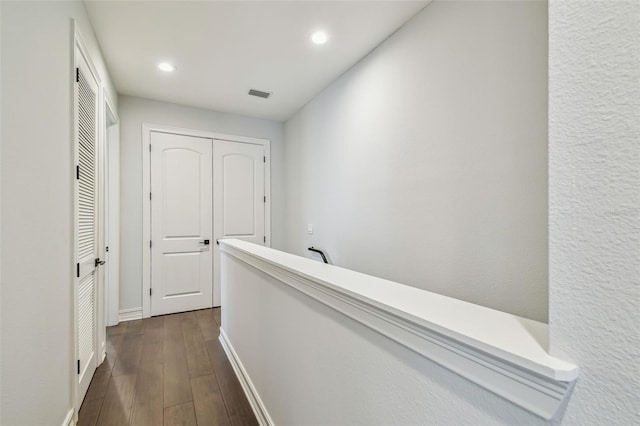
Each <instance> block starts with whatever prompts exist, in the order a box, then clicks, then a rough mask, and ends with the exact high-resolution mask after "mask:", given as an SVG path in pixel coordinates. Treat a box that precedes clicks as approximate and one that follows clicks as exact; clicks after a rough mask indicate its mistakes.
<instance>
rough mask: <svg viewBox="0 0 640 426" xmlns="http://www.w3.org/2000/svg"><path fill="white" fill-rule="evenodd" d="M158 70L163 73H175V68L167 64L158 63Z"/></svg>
mask: <svg viewBox="0 0 640 426" xmlns="http://www.w3.org/2000/svg"><path fill="white" fill-rule="evenodd" d="M158 68H160V69H161V70H162V71H164V72H171V71H175V69H176V67H175V66H173V65H172V64H170V63H169V62H160V63H159V64H158Z"/></svg>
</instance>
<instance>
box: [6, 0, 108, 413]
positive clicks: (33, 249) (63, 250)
mask: <svg viewBox="0 0 640 426" xmlns="http://www.w3.org/2000/svg"><path fill="white" fill-rule="evenodd" d="M0 8H1V9H2V14H1V15H2V21H1V31H2V36H1V39H2V46H1V55H2V76H1V78H2V83H1V84H2V104H1V110H2V112H1V113H2V116H1V121H2V129H1V130H2V159H1V161H2V163H1V171H2V176H1V179H0V182H1V192H2V213H1V216H2V224H1V228H2V259H1V261H2V275H1V281H2V282H1V294H2V305H1V309H0V311H1V318H2V329H1V330H0V331H1V336H0V341H1V342H2V368H1V373H0V374H1V376H0V377H1V382H2V389H0V395H1V403H0V406H1V407H2V418H1V419H0V423H1V424H3V425H18V424H20V425H44V424H47V425H49V424H53V425H59V424H61V423H62V421H63V420H64V418H65V416H66V415H67V413H68V412H69V410H70V409H71V407H72V399H71V377H72V374H73V373H75V362H74V359H75V357H74V355H73V332H72V329H73V309H72V306H73V305H72V295H73V292H72V283H73V276H72V274H73V269H74V260H73V254H72V253H73V249H72V244H73V243H72V228H73V225H72V223H73V222H72V219H73V216H72V211H73V169H74V168H73V160H72V158H73V157H72V154H73V142H72V141H73V138H72V130H71V114H72V113H71V105H72V103H71V102H72V95H71V93H72V75H73V71H72V40H73V36H72V35H73V29H72V24H71V19H72V18H74V19H76V20H77V22H78V24H79V26H80V29H81V31H82V33H83V35H84V38H85V41H86V42H87V45H88V48H89V50H90V54H91V55H92V57H93V58H94V61H95V62H96V66H97V69H98V71H99V72H100V73H101V75H102V77H103V78H107V74H106V67H105V66H104V63H103V62H102V59H101V57H100V50H99V47H98V44H97V42H96V40H95V38H94V36H93V30H92V28H91V25H90V23H89V20H88V18H87V15H86V12H85V9H84V5H83V3H81V2H8V1H3V2H1V3H0ZM108 87H109V88H110V91H111V96H112V99H113V100H114V102H116V101H117V94H116V93H114V92H113V89H112V88H113V86H112V85H111V83H110V82H108Z"/></svg>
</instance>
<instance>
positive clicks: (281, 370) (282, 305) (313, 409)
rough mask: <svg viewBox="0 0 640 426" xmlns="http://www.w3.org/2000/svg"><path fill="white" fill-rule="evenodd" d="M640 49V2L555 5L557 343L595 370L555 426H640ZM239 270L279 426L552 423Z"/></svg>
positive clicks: (552, 220) (262, 376) (240, 345)
mask: <svg viewBox="0 0 640 426" xmlns="http://www.w3.org/2000/svg"><path fill="white" fill-rule="evenodd" d="M638 40H640V3H638V2H565V1H552V2H551V4H550V7H549V116H550V121H549V123H550V125H549V201H550V202H549V246H550V247H549V275H550V277H549V278H550V281H549V287H550V289H549V298H550V315H549V316H550V330H551V342H550V344H551V353H552V354H553V355H554V356H556V357H559V358H562V359H565V360H567V361H571V362H573V363H575V364H577V365H578V366H579V367H580V370H581V371H580V376H579V378H578V380H577V383H576V386H575V389H574V391H573V394H572V396H571V399H570V400H569V403H568V404H567V405H566V406H565V407H563V408H562V409H561V411H560V413H559V414H558V415H557V417H556V418H555V419H554V420H553V421H551V422H549V423H548V424H554V425H560V424H562V425H576V426H577V425H580V426H591V425H593V426H599V425H619V426H631V425H637V424H638V421H639V419H640V413H639V411H638V407H640V375H638V371H639V369H640V364H639V362H640V361H639V360H640V330H638V324H640V310H639V309H638V306H640V191H639V188H640V121H639V120H638V117H640V85H639V84H638V82H639V81H640V51H639V50H638ZM230 268H233V271H234V272H233V273H234V274H236V275H235V279H234V281H233V284H234V285H231V286H225V292H227V291H228V294H227V296H225V297H229V298H235V303H233V304H230V306H233V307H234V309H225V310H224V311H223V326H224V328H225V329H227V328H229V330H230V331H231V334H230V338H231V341H232V343H233V345H234V347H235V348H236V350H237V351H238V354H239V356H240V358H241V360H242V362H243V363H244V364H245V367H246V368H247V370H248V372H249V375H250V376H251V379H252V381H253V383H254V384H255V385H256V387H257V389H258V392H259V393H260V395H261V396H262V397H263V399H264V402H265V404H266V405H267V409H268V410H269V412H270V413H271V415H272V417H273V419H274V421H275V422H276V424H287V423H305V422H303V421H300V422H291V421H288V420H290V419H292V418H295V419H306V420H308V421H307V422H306V423H308V424H313V423H314V422H317V423H325V424H329V423H332V422H334V423H338V422H339V423H350V424H358V423H362V424H375V423H382V424H385V423H386V424H398V423H400V424H409V423H417V424H430V425H491V424H505V425H535V424H545V422H543V421H541V420H540V419H538V418H536V417H533V416H532V415H530V414H528V413H526V412H524V411H523V410H519V409H517V408H516V407H514V406H513V405H510V404H508V403H507V402H505V401H503V400H501V399H500V398H497V397H495V396H493V395H492V394H490V393H489V392H486V391H484V390H482V389H480V388H478V387H477V386H473V385H471V384H470V383H468V382H466V381H464V380H463V379H461V378H459V377H458V376H456V375H454V374H452V373H449V372H448V371H446V370H444V369H442V368H440V367H438V366H436V365H433V364H431V363H429V362H425V361H424V359H421V358H420V357H419V356H417V355H415V354H413V353H412V352H410V351H406V350H404V349H402V348H396V347H393V344H390V343H389V341H388V340H387V339H385V338H383V337H381V336H380V335H378V334H376V333H374V332H372V331H370V330H368V329H366V328H365V327H363V326H361V325H360V324H357V323H353V322H351V321H350V320H348V319H346V318H345V317H344V316H341V315H339V314H337V313H336V312H334V311H332V310H331V309H329V308H327V307H325V306H323V305H320V304H319V303H316V302H314V301H313V300H311V299H309V298H307V297H306V296H304V295H301V294H300V293H297V292H296V291H295V290H292V289H290V288H289V287H287V286H284V285H282V284H281V283H278V282H277V281H276V280H274V279H272V278H270V277H268V276H266V275H265V274H263V273H261V272H259V271H256V270H255V269H252V268H249V267H246V265H242V264H240V263H239V262H237V261H235V260H233V259H230ZM291 318H295V319H296V321H291ZM311 331H312V332H311ZM267 336H268V337H267ZM294 372H295V373H294ZM285 399H286V401H287V402H286V404H283V403H282V401H284V400H285ZM318 407H322V410H320V409H318ZM327 407H331V409H327ZM394 415H395V416H394ZM349 416H352V417H349ZM354 417H355V418H354ZM345 418H348V419H349V420H351V421H348V422H345V421H344V419H345Z"/></svg>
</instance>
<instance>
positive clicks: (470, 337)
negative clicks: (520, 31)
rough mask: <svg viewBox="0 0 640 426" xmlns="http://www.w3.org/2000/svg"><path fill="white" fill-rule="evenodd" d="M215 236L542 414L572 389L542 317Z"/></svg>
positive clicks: (241, 255)
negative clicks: (551, 350) (553, 353)
mask: <svg viewBox="0 0 640 426" xmlns="http://www.w3.org/2000/svg"><path fill="white" fill-rule="evenodd" d="M218 243H219V244H220V248H221V251H222V252H223V254H224V255H229V256H232V257H234V258H236V259H238V260H240V261H242V262H244V263H246V264H248V265H250V266H251V267H253V268H256V269H258V270H260V271H262V272H264V273H266V274H267V275H269V276H271V277H273V278H275V279H277V280H279V281H281V282H283V283H285V284H286V285H289V286H290V287H292V288H294V289H296V290H298V291H300V292H302V293H304V294H306V295H307V296H309V297H311V298H313V299H315V300H317V301H318V302H320V303H323V304H324V305H326V306H329V307H331V308H333V309H335V310H336V311H338V312H340V313H342V314H343V315H346V316H347V317H350V318H352V319H353V320H355V321H358V322H359V323H361V324H363V325H365V326H367V327H369V328H371V329H373V330H375V331H376V332H378V333H380V334H382V335H384V336H386V337H387V338H389V339H391V340H392V341H395V342H397V343H399V344H401V345H403V346H405V347H407V348H409V349H411V350H412V351H414V352H416V353H418V354H420V355H422V356H424V357H425V358H427V359H429V360H431V361H433V362H436V363H437V364H440V365H441V366H443V367H445V368H447V369H449V370H451V371H453V372H455V373H456V374H459V375H460V376H462V377H464V378H466V379H468V380H470V381H471V382H473V383H476V384H478V385H480V386H482V387H483V388H485V389H487V390H489V391H491V392H493V393H495V394H497V395H499V396H501V397H502V398H504V399H506V400H508V401H511V402H512V403H514V404H516V405H518V406H520V407H522V408H524V409H526V410H528V411H530V412H532V413H534V414H535V415H537V416H539V417H542V418H544V419H546V420H550V419H552V418H553V417H554V415H555V413H556V412H557V411H558V408H559V407H560V406H561V405H562V403H563V401H564V400H565V399H566V398H567V397H568V396H569V395H570V393H571V390H572V389H573V384H574V382H575V379H576V378H577V376H578V370H579V369H578V367H577V366H575V365H573V364H571V363H569V362H566V361H563V360H560V359H557V358H554V357H552V356H550V355H549V353H548V350H547V349H548V348H547V346H548V335H549V326H548V325H547V324H545V323H541V322H537V321H533V320H530V319H526V318H522V317H518V316H516V315H512V314H508V313H506V312H501V311H497V310H494V309H490V308H487V307H484V306H479V305H474V304H472V303H468V302H464V301H462V300H458V299H454V298H450V297H446V296H442V295H439V294H436V293H431V292H428V291H425V290H421V289H418V288H415V287H411V286H407V285H403V284H399V283H396V282H393V281H388V280H384V279H381V278H376V277H372V276H369V275H366V274H361V273H358V272H355V271H351V270H348V269H344V268H340V267H337V266H334V265H327V264H323V263H319V262H315V261H313V260H310V259H307V258H303V257H299V256H295V255H292V254H289V253H284V252H281V251H278V250H274V249H271V248H268V247H263V246H259V245H255V244H251V243H247V242H244V241H240V240H235V239H220V240H218ZM227 285H233V284H232V283H228V284H227Z"/></svg>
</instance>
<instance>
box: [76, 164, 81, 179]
mask: <svg viewBox="0 0 640 426" xmlns="http://www.w3.org/2000/svg"><path fill="white" fill-rule="evenodd" d="M76 179H80V165H77V166H76Z"/></svg>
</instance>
